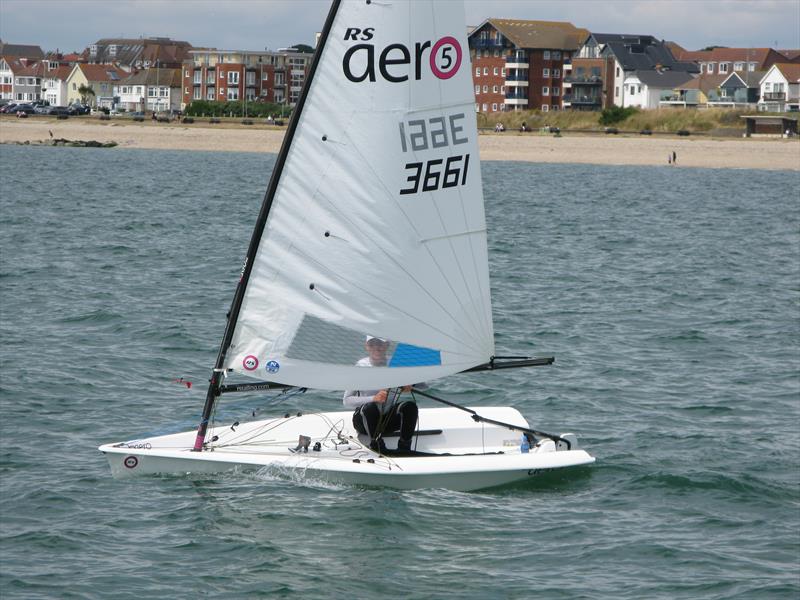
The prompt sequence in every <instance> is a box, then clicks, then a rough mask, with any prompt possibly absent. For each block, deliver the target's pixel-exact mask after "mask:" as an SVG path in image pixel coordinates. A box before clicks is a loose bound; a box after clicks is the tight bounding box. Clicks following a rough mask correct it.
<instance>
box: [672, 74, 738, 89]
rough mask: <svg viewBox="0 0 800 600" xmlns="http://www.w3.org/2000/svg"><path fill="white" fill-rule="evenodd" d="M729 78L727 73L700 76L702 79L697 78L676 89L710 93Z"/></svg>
mask: <svg viewBox="0 0 800 600" xmlns="http://www.w3.org/2000/svg"><path fill="white" fill-rule="evenodd" d="M727 78H728V74H727V73H723V74H722V75H700V77H695V78H694V79H692V80H691V81H687V82H686V83H685V84H684V85H681V86H676V89H680V90H700V91H702V92H710V91H711V90H715V89H717V88H718V87H719V86H720V85H722V82H723V81H725V80H726V79H727Z"/></svg>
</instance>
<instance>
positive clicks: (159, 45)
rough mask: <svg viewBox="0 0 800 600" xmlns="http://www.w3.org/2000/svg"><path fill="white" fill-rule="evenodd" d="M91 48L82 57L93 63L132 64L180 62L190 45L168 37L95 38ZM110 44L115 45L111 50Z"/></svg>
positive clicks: (185, 55) (190, 47)
mask: <svg viewBox="0 0 800 600" xmlns="http://www.w3.org/2000/svg"><path fill="white" fill-rule="evenodd" d="M92 46H96V47H97V52H95V53H94V54H92V52H91V49H90V48H89V49H86V50H84V53H83V55H84V57H85V58H87V59H88V60H91V61H92V62H95V63H112V62H114V63H118V64H122V65H127V66H133V65H134V64H135V63H136V62H137V61H142V62H144V61H149V62H150V63H155V62H156V61H158V62H159V63H161V64H173V63H175V64H180V63H181V62H183V60H184V59H185V58H186V57H187V55H188V52H189V50H191V49H192V45H191V44H190V43H189V42H183V41H177V40H171V39H169V38H140V39H129V38H104V39H101V40H97V41H96V42H95V43H94V44H92ZM111 46H115V48H114V52H113V54H112V52H111Z"/></svg>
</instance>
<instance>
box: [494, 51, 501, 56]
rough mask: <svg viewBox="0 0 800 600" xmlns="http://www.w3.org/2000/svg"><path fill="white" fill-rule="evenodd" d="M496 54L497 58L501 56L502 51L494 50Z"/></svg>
mask: <svg viewBox="0 0 800 600" xmlns="http://www.w3.org/2000/svg"><path fill="white" fill-rule="evenodd" d="M494 56H495V58H497V57H498V56H500V51H499V50H495V51H494Z"/></svg>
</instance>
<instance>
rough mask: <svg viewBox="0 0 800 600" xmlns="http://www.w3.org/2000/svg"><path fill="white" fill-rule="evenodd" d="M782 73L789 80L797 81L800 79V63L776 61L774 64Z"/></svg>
mask: <svg viewBox="0 0 800 600" xmlns="http://www.w3.org/2000/svg"><path fill="white" fill-rule="evenodd" d="M772 66H773V67H775V68H776V69H778V71H780V72H781V74H782V75H783V76H784V77H786V79H787V81H789V82H791V83H797V82H798V81H800V64H797V63H775V64H774V65H772Z"/></svg>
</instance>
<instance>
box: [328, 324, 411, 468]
mask: <svg viewBox="0 0 800 600" xmlns="http://www.w3.org/2000/svg"><path fill="white" fill-rule="evenodd" d="M364 347H365V349H366V351H367V356H365V357H364V358H362V359H360V360H359V361H358V362H357V363H356V365H357V366H359V367H385V366H386V364H387V357H386V353H387V351H388V350H389V341H388V340H385V339H383V338H379V337H373V336H371V335H368V336H367V340H366V343H365V344H364ZM410 391H411V386H410V385H406V386H403V387H402V388H394V389H382V390H347V391H345V393H344V397H343V398H342V402H343V403H344V405H345V406H347V407H350V408H355V410H354V411H353V427H355V428H356V431H358V432H359V433H363V434H364V435H367V436H369V439H370V442H369V447H370V448H371V449H372V450H374V451H376V452H379V453H381V454H384V453H385V452H386V445H385V444H384V442H383V438H382V436H383V434H390V433H392V432H394V431H397V430H399V431H400V439H399V441H398V442H397V449H398V450H400V451H406V452H408V451H410V450H411V439H412V437H413V435H414V430H415V429H416V428H417V415H418V412H419V410H418V408H417V403H416V402H414V401H413V400H402V401H401V400H400V394H401V393H403V392H410Z"/></svg>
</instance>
